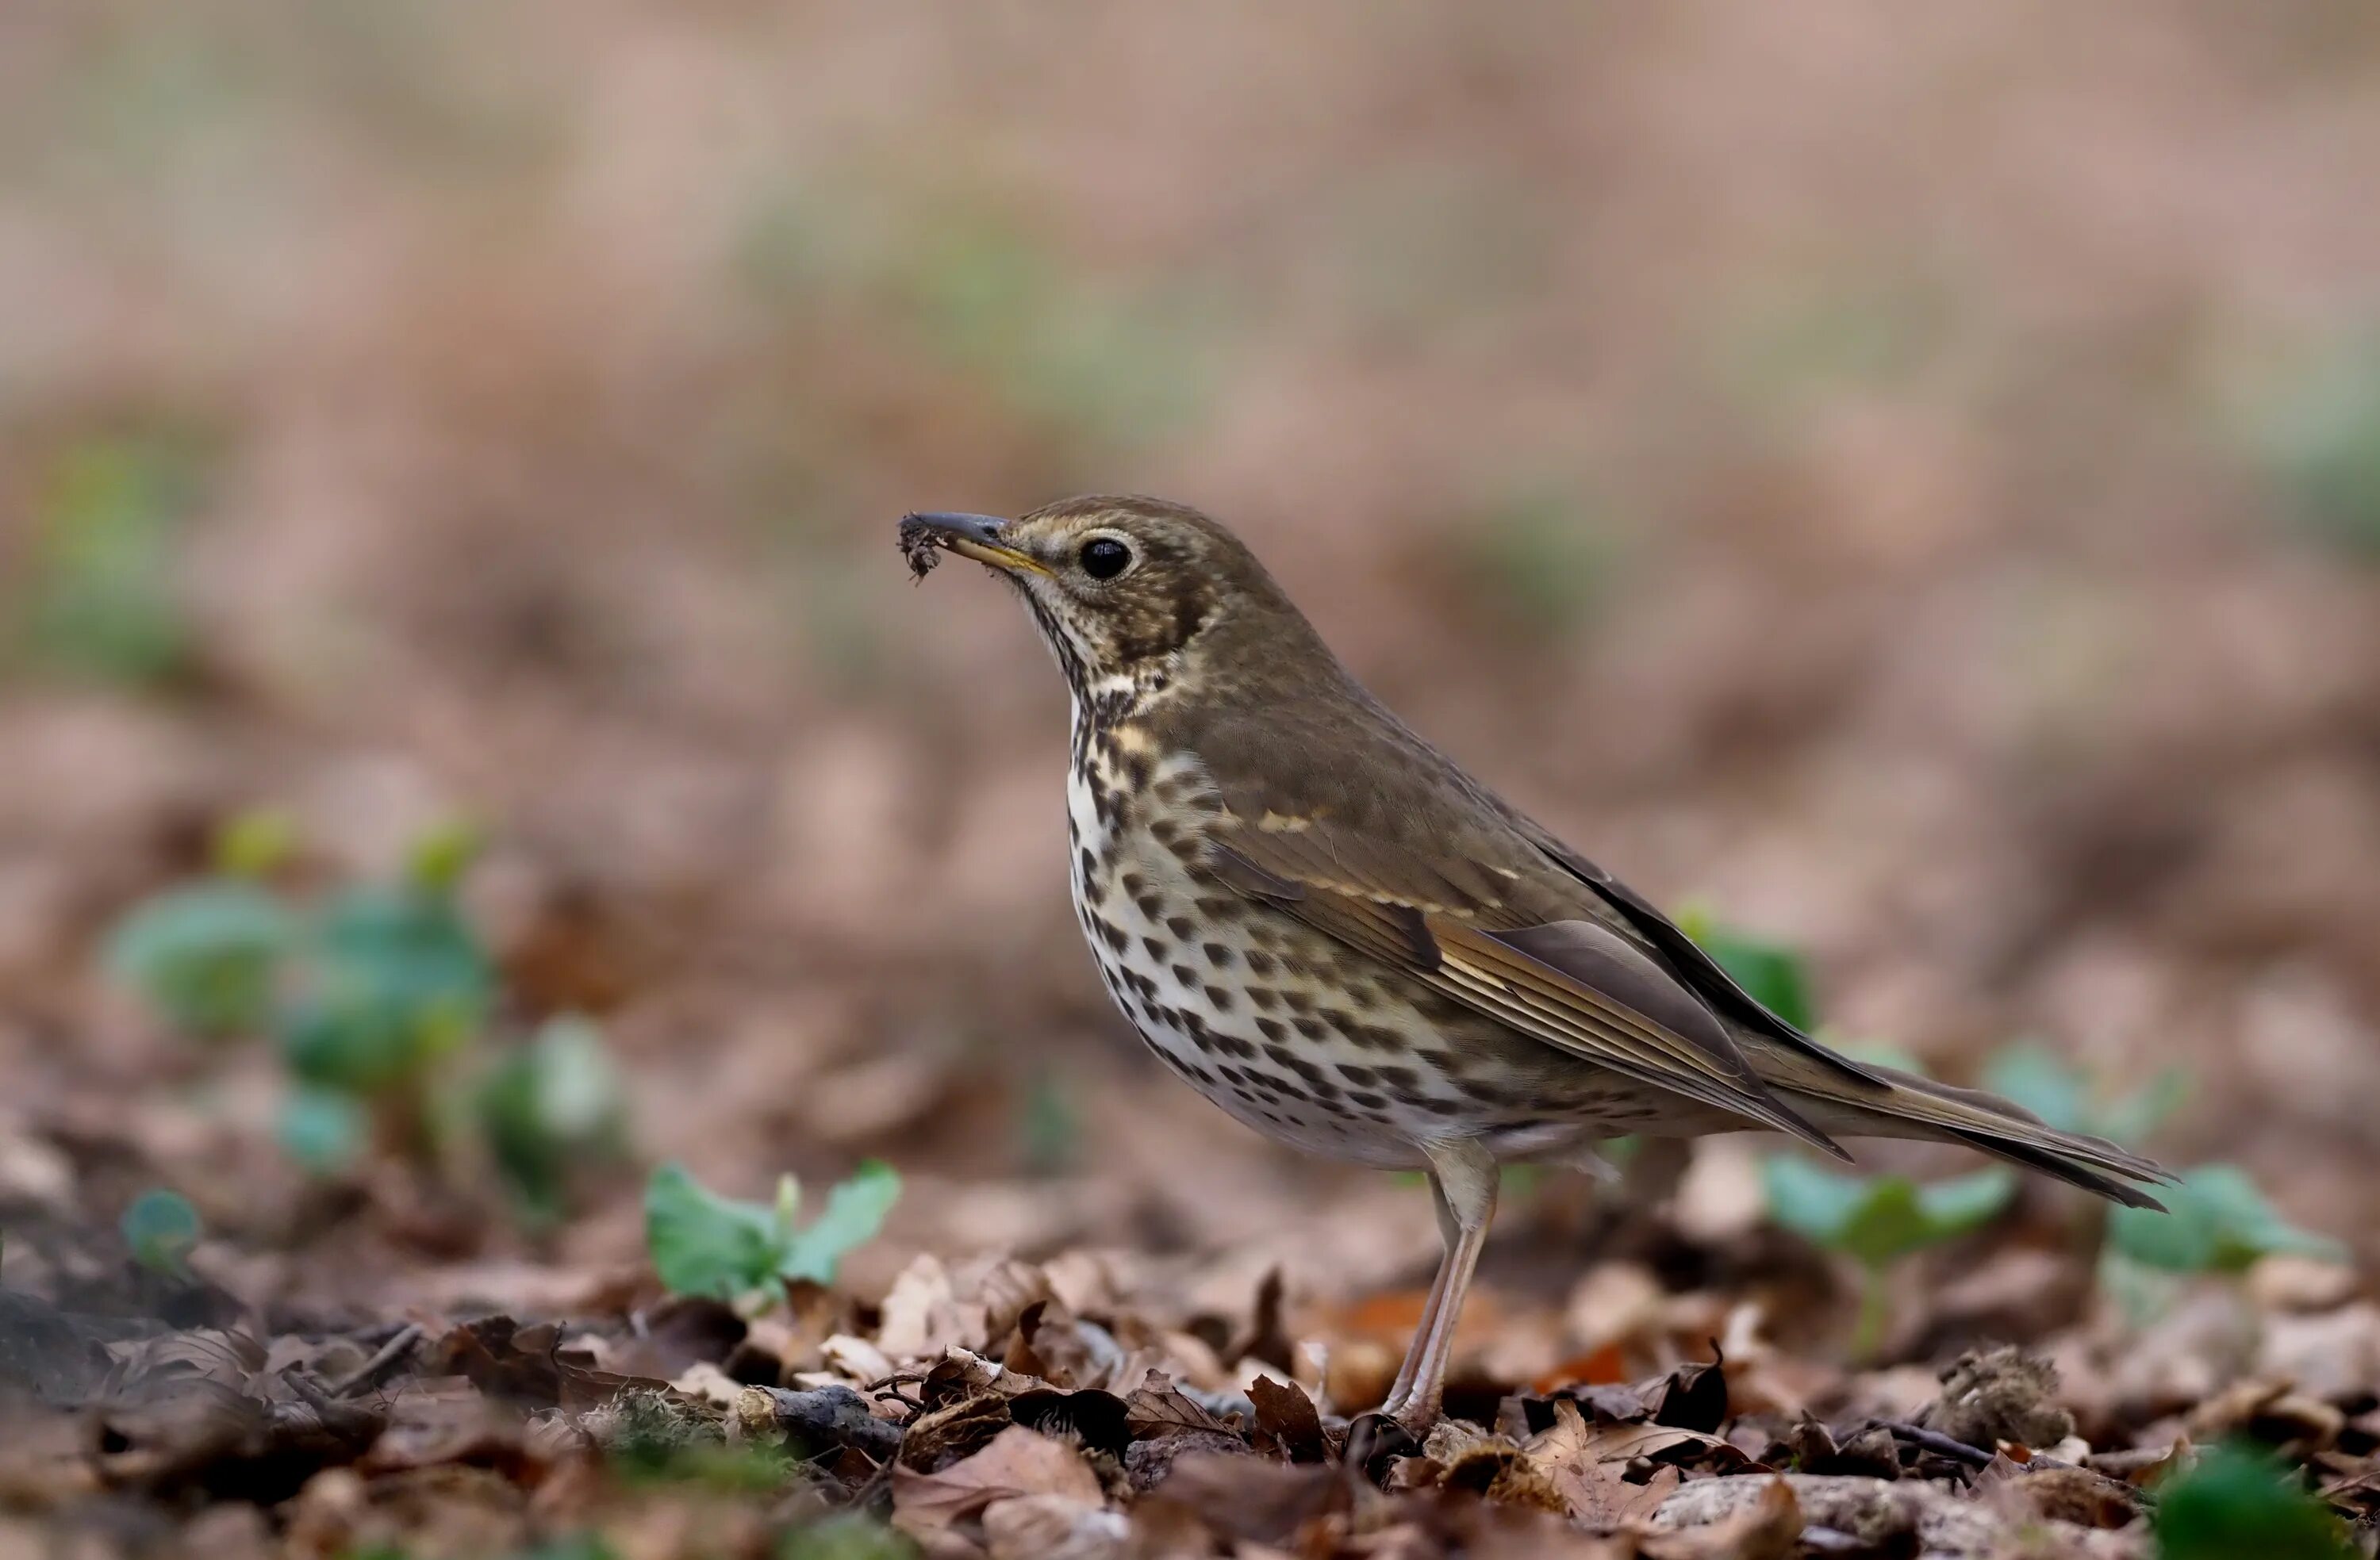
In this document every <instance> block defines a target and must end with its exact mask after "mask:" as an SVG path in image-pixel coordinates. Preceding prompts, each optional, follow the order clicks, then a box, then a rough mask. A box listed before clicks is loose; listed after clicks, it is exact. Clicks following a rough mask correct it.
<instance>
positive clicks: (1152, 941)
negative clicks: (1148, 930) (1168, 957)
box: [1140, 937, 1165, 960]
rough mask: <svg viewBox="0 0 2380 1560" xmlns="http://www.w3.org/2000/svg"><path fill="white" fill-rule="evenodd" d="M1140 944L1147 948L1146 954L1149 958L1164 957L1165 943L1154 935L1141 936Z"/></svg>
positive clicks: (1160, 958)
mask: <svg viewBox="0 0 2380 1560" xmlns="http://www.w3.org/2000/svg"><path fill="white" fill-rule="evenodd" d="M1140 946H1141V947H1143V948H1145V949H1148V956H1149V957H1150V958H1151V959H1157V960H1162V959H1163V958H1164V957H1165V945H1164V944H1163V943H1161V942H1160V941H1158V940H1157V939H1156V938H1155V937H1143V938H1141V939H1140Z"/></svg>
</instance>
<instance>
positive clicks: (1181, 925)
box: [1165, 915, 1197, 942]
mask: <svg viewBox="0 0 2380 1560" xmlns="http://www.w3.org/2000/svg"><path fill="white" fill-rule="evenodd" d="M1165 929H1166V930H1167V931H1169V932H1172V934H1173V935H1174V936H1175V937H1180V938H1182V939H1183V940H1184V941H1185V942H1186V941H1188V940H1189V937H1190V934H1191V933H1192V932H1194V931H1196V930H1197V927H1196V926H1195V925H1192V923H1191V920H1190V917H1188V916H1187V915H1169V916H1167V917H1166V918H1165Z"/></svg>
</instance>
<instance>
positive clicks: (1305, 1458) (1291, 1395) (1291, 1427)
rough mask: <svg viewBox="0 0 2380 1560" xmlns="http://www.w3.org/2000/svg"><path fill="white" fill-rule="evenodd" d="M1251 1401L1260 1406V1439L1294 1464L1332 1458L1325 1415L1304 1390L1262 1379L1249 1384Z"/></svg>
mask: <svg viewBox="0 0 2380 1560" xmlns="http://www.w3.org/2000/svg"><path fill="white" fill-rule="evenodd" d="M1248 1401H1249V1402H1251V1403H1253V1404H1254V1405H1255V1406H1256V1410H1257V1432H1258V1433H1259V1436H1260V1439H1261V1440H1262V1441H1268V1442H1269V1443H1270V1444H1271V1445H1272V1446H1273V1447H1275V1448H1277V1449H1278V1450H1279V1451H1280V1452H1281V1455H1282V1456H1284V1457H1288V1458H1289V1459H1290V1460H1291V1461H1292V1462H1320V1461H1322V1460H1323V1459H1324V1458H1325V1457H1328V1456H1329V1455H1330V1449H1329V1447H1328V1446H1327V1445H1326V1444H1325V1443H1324V1441H1323V1438H1322V1416H1321V1415H1320V1414H1319V1413H1318V1412H1316V1411H1315V1408H1314V1400H1313V1399H1312V1398H1310V1397H1306V1395H1305V1388H1304V1387H1301V1386H1299V1385H1297V1384H1296V1383H1294V1382H1291V1383H1288V1384H1286V1385H1284V1384H1282V1383H1281V1382H1277V1381H1275V1380H1273V1379H1272V1378H1271V1377H1270V1376H1258V1377H1257V1379H1256V1380H1255V1381H1254V1382H1252V1383H1250V1384H1249V1385H1248Z"/></svg>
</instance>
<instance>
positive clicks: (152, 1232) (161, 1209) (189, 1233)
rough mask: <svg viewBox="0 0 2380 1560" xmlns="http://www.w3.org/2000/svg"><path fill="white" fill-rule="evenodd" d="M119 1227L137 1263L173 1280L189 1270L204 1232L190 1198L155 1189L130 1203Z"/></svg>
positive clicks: (118, 1224)
mask: <svg viewBox="0 0 2380 1560" xmlns="http://www.w3.org/2000/svg"><path fill="white" fill-rule="evenodd" d="M116 1228H117V1229H118V1230H120V1231H121V1232H122V1233H123V1236H124V1243H125V1245H127V1246H128V1247H130V1248H131V1250H132V1260H133V1261H134V1262H136V1263H139V1264H140V1265H141V1266H142V1267H144V1268H146V1269H148V1270H149V1271H150V1272H152V1273H155V1274H159V1275H162V1276H165V1277H169V1278H178V1277H180V1276H182V1275H184V1274H185V1273H187V1272H188V1261H189V1255H190V1252H192V1251H194V1250H196V1249H197V1247H198V1244H199V1237H200V1235H201V1234H203V1233H204V1230H203V1228H202V1227H201V1226H200V1223H199V1211H198V1210H197V1209H196V1208H193V1207H191V1206H190V1201H189V1199H188V1198H187V1197H184V1196H183V1195H182V1194H181V1193H180V1192H178V1191H166V1190H165V1189H164V1188H163V1187H152V1188H151V1189H150V1190H149V1191H144V1192H142V1193H141V1194H140V1196H138V1197H135V1198H134V1199H133V1200H132V1201H131V1202H130V1203H128V1204H127V1205H126V1207H125V1209H124V1215H123V1216H122V1217H121V1218H119V1219H118V1220H117V1221H116Z"/></svg>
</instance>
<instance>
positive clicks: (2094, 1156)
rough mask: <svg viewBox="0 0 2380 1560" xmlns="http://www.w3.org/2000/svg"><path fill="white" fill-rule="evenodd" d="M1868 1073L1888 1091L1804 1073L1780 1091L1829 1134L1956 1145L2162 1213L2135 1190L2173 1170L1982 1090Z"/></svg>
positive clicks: (1908, 1075) (1885, 1070)
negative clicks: (2064, 1128) (2053, 1123)
mask: <svg viewBox="0 0 2380 1560" xmlns="http://www.w3.org/2000/svg"><path fill="white" fill-rule="evenodd" d="M1867 1071H1868V1072H1870V1073H1871V1074H1873V1075H1874V1076H1875V1077H1876V1078H1877V1079H1879V1080H1881V1081H1882V1082H1884V1083H1885V1084H1887V1085H1888V1087H1885V1088H1877V1087H1875V1086H1873V1085H1864V1084H1863V1083H1862V1082H1860V1081H1859V1080H1857V1079H1855V1078H1848V1077H1835V1076H1832V1075H1818V1074H1815V1072H1803V1073H1801V1075H1800V1076H1797V1077H1796V1078H1794V1079H1793V1081H1792V1082H1790V1083H1786V1084H1785V1085H1784V1086H1783V1088H1782V1089H1781V1091H1780V1092H1781V1093H1783V1094H1784V1095H1785V1097H1786V1098H1787V1100H1788V1101H1789V1102H1791V1103H1792V1104H1794V1105H1797V1106H1802V1107H1803V1108H1804V1110H1805V1112H1806V1114H1807V1115H1808V1116H1809V1118H1810V1119H1811V1120H1812V1121H1813V1122H1815V1124H1816V1125H1817V1126H1818V1127H1819V1128H1820V1129H1821V1130H1823V1131H1828V1132H1830V1133H1837V1134H1840V1135H1842V1136H1846V1137H1880V1138H1930V1139H1934V1140H1937V1141H1939V1142H1946V1143H1965V1144H1967V1145H1968V1146H1969V1147H1971V1148H1978V1149H1981V1150H1982V1151H1983V1152H1985V1154H1989V1155H1994V1156H1995V1157H1998V1158H2001V1159H2006V1160H2009V1161H2010V1162H2011V1163H2014V1164H2018V1165H2022V1166H2025V1167H2027V1168H2030V1169H2034V1170H2039V1171H2040V1172H2041V1173H2042V1174H2044V1175H2046V1176H2055V1177H2057V1178H2058V1179H2059V1180H2062V1181H2065V1182H2067V1183H2068V1184H2069V1185H2071V1186H2079V1187H2081V1188H2083V1190H2084V1191H2095V1192H2097V1193H2098V1194H2099V1195H2100V1196H2102V1197H2105V1198H2107V1199H2109V1200H2110V1201H2112V1202H2117V1203H2123V1204H2125V1205H2126V1206H2127V1207H2133V1208H2162V1207H2163V1206H2164V1204H2163V1203H2159V1202H2158V1201H2157V1200H2156V1199H2155V1197H2153V1196H2151V1195H2150V1194H2149V1193H2148V1192H2146V1191H2143V1190H2142V1189H2141V1187H2140V1185H2139V1184H2138V1183H2140V1182H2148V1183H2150V1184H2155V1183H2158V1182H2169V1181H2171V1180H2172V1179H2174V1176H2173V1172H2172V1171H2170V1170H2168V1169H2167V1168H2166V1167H2164V1166H2162V1165H2159V1164H2157V1163H2156V1162H2155V1160H2153V1159H2144V1158H2143V1157H2142V1156H2141V1155H2137V1154H2134V1153H2132V1152H2131V1150H2130V1149H2127V1148H2123V1147H2121V1146H2119V1145H2118V1144H2116V1143H2109V1142H2107V1140H2106V1139H2105V1138H2094V1137H2085V1136H2084V1135H2083V1134H2082V1133H2080V1132H2062V1131H2058V1129H2057V1128H2055V1127H2052V1126H2050V1125H2049V1124H2048V1123H2047V1122H2046V1121H2043V1120H2042V1119H2040V1118H2038V1117H2036V1116H2034V1115H2033V1114H2032V1113H2031V1112H2029V1111H2027V1110H2025V1109H2024V1108H2023V1107H2021V1106H2018V1105H2015V1104H2013V1103H2011V1102H2010V1101H2008V1100H2004V1099H2002V1098H2000V1097H1999V1095H1998V1094H1986V1093H1985V1092H1984V1091H1983V1090H1981V1089H1961V1088H1955V1087H1953V1086H1952V1085H1950V1084H1948V1083H1937V1082H1934V1081H1933V1080H1932V1079H1930V1078H1920V1077H1918V1076H1917V1075H1916V1074H1915V1073H1913V1072H1902V1071H1900V1070H1896V1069H1894V1068H1889V1067H1868V1068H1867Z"/></svg>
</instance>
